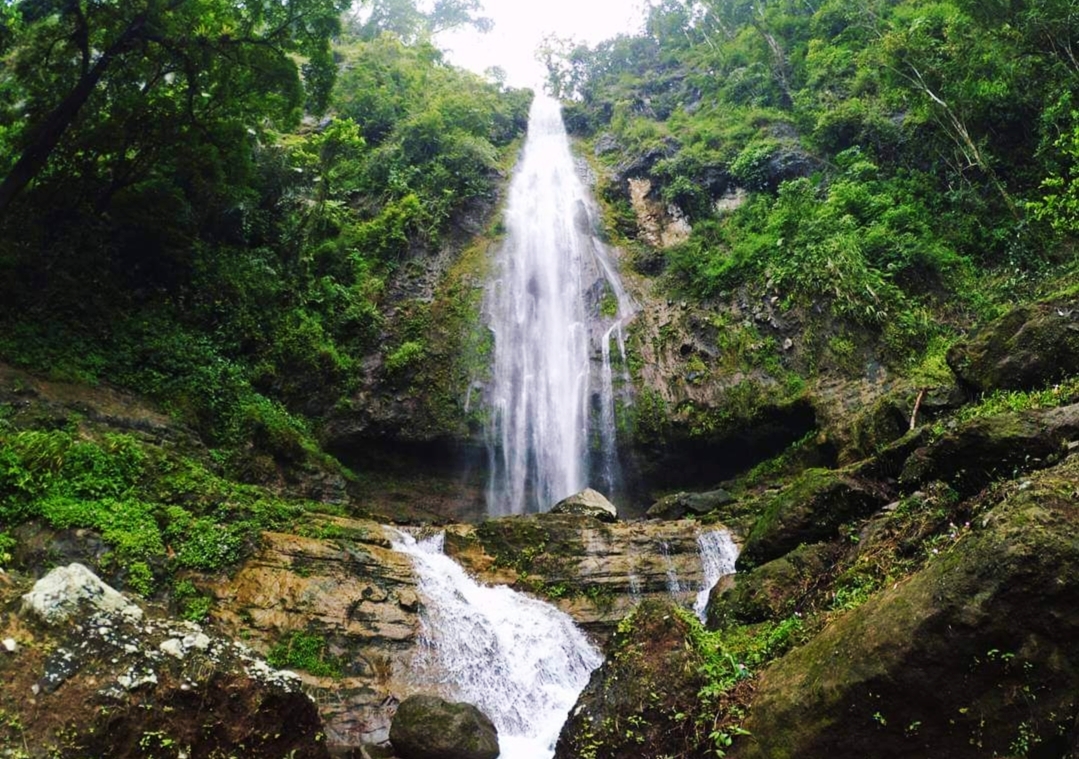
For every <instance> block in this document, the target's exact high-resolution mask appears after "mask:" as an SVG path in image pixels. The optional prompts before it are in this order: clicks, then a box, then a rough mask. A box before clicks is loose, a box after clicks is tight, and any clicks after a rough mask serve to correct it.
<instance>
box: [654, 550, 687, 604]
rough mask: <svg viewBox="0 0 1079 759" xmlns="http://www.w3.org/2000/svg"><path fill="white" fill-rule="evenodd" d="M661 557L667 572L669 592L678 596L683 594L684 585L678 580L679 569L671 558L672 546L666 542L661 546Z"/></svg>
mask: <svg viewBox="0 0 1079 759" xmlns="http://www.w3.org/2000/svg"><path fill="white" fill-rule="evenodd" d="M659 555H660V556H662V557H663V566H664V567H665V568H666V570H667V592H668V593H670V594H671V595H672V596H676V595H678V594H679V593H681V592H682V583H681V581H680V580H679V579H678V568H677V567H675V566H674V560H673V559H672V558H671V546H670V544H668V543H667V542H666V541H663V542H662V543H660V544H659Z"/></svg>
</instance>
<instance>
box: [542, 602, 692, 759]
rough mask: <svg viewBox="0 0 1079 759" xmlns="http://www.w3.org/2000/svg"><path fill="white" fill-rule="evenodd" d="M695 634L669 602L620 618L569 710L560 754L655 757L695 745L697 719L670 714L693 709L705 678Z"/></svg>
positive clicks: (564, 757) (563, 758) (573, 758)
mask: <svg viewBox="0 0 1079 759" xmlns="http://www.w3.org/2000/svg"><path fill="white" fill-rule="evenodd" d="M690 638H691V629H690V624H689V623H688V622H687V621H686V619H685V618H684V617H683V616H681V615H679V613H678V612H677V611H676V609H675V607H674V606H673V605H672V604H671V603H669V602H664V601H645V602H643V603H642V604H641V605H640V606H639V607H638V608H637V609H636V611H634V613H633V614H632V615H631V616H630V617H628V618H627V619H626V620H625V621H624V622H623V623H622V624H621V625H619V626H618V633H617V634H616V635H615V637H614V638H613V639H612V640H611V642H610V643H609V644H608V646H607V648H606V651H605V653H606V654H607V656H606V661H604V663H603V665H602V666H601V667H600V668H599V669H597V670H595V671H594V672H593V673H592V678H591V680H590V681H589V683H588V685H587V686H586V687H585V690H584V692H583V693H582V694H581V696H580V697H579V698H578V699H577V705H576V706H574V708H573V709H572V710H571V711H570V715H569V718H568V720H567V721H566V724H565V725H564V726H563V728H562V732H561V733H560V734H559V736H558V744H557V746H556V748H555V759H580V757H584V756H588V757H592V758H593V759H624V758H625V757H656V756H661V755H664V754H667V750H666V749H667V748H668V747H670V746H682V747H685V746H687V745H693V744H694V743H695V742H696V740H695V737H694V735H695V733H696V727H695V725H694V724H693V720H692V719H682V720H681V721H672V719H671V717H672V716H673V715H675V714H680V713H681V714H683V715H684V714H689V713H692V712H693V711H694V709H695V705H696V703H697V701H698V700H699V697H698V693H699V691H700V689H701V687H702V686H703V685H704V678H703V677H702V675H701V674H700V670H701V665H702V660H701V657H700V655H699V653H698V652H697V650H696V648H695V647H694V646H692V645H690V644H689V642H690ZM684 755H685V754H684ZM689 755H692V756H696V755H697V754H689Z"/></svg>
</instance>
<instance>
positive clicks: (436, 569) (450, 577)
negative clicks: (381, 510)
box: [393, 533, 603, 759]
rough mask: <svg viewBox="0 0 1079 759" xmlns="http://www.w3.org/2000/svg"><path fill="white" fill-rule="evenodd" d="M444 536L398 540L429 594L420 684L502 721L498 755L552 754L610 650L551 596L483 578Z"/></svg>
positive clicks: (528, 757)
mask: <svg viewBox="0 0 1079 759" xmlns="http://www.w3.org/2000/svg"><path fill="white" fill-rule="evenodd" d="M443 537H444V536H443V535H441V534H440V535H438V536H436V537H434V538H428V539H427V540H424V541H419V542H417V541H416V540H415V539H413V538H412V537H411V536H408V535H405V534H403V533H399V539H398V540H396V541H394V542H393V547H394V548H395V549H396V550H398V551H401V552H402V553H405V554H407V555H408V556H409V557H410V558H411V560H412V563H413V566H414V567H415V570H416V575H417V579H418V587H419V592H420V595H421V596H422V597H423V598H424V602H425V603H424V610H423V612H422V614H421V622H422V625H423V631H422V638H421V648H420V656H419V660H418V661H417V666H416V669H415V671H414V678H415V679H416V681H417V682H416V685H419V686H423V687H426V688H431V689H437V690H439V691H440V692H441V694H442V695H443V696H444V697H445V698H450V699H452V700H458V701H465V702H467V703H471V704H474V705H476V706H477V707H479V709H480V710H481V711H483V712H484V713H485V714H486V715H487V716H488V717H490V718H491V721H492V722H494V724H495V727H496V728H498V737H499V745H500V747H501V754H500V757H501V759H548V758H549V757H551V756H553V755H554V744H555V742H556V741H557V740H558V733H559V731H560V730H561V728H562V725H563V723H564V722H565V720H566V716H567V715H568V714H569V710H570V709H571V708H572V707H573V704H574V702H575V701H576V700H577V696H578V695H579V694H580V692H581V691H582V690H583V689H584V687H585V685H587V684H588V678H589V675H590V674H591V673H592V670H594V669H595V668H596V667H598V666H599V665H600V664H601V663H602V661H603V657H602V656H601V654H600V653H599V651H597V650H596V648H595V647H594V646H593V645H592V644H591V643H590V642H589V641H588V639H587V638H586V637H585V636H584V633H582V632H581V631H580V630H579V629H578V628H577V627H576V626H575V625H574V623H573V620H572V619H571V618H570V617H569V616H568V615H566V614H564V613H563V612H561V611H559V610H558V609H556V608H555V607H553V606H551V605H550V604H547V603H544V602H543V601H539V600H536V599H534V598H531V597H529V596H526V595H524V594H522V593H517V592H516V591H513V590H511V589H510V588H507V587H504V586H495V587H488V586H485V585H480V584H478V583H476V582H475V581H474V580H472V579H471V578H470V577H469V576H468V575H467V574H466V573H465V571H464V569H462V568H461V567H460V566H459V565H458V564H457V563H456V562H454V561H453V560H452V559H451V558H449V557H448V556H446V555H445V554H444V553H443V552H442V545H443Z"/></svg>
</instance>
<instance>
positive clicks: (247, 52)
mask: <svg viewBox="0 0 1079 759" xmlns="http://www.w3.org/2000/svg"><path fill="white" fill-rule="evenodd" d="M348 5H349V0H287V2H280V1H279V0H251V1H250V2H244V3H235V2H228V1H227V0H126V1H125V2H120V1H119V0H23V2H21V3H18V4H17V5H15V6H14V9H15V12H16V14H17V15H18V17H19V19H18V20H19V21H20V22H21V24H22V25H23V27H24V28H23V30H22V32H21V33H20V36H19V38H18V39H16V40H15V42H14V50H13V56H14V66H13V68H12V71H11V72H10V73H8V74H6V77H10V78H11V80H12V81H10V82H8V84H9V85H10V86H9V87H6V88H2V89H0V92H3V93H4V94H5V96H6V99H10V101H9V102H5V103H3V108H4V110H6V111H8V112H12V111H14V110H16V108H17V105H16V103H18V102H25V103H26V104H27V105H26V106H25V108H26V111H25V113H23V114H22V116H23V120H24V121H25V123H26V127H25V128H24V129H23V130H22V132H21V133H20V134H18V135H16V136H15V138H14V143H15V144H14V145H13V146H12V147H13V148H14V150H15V151H16V152H17V154H18V159H17V160H16V161H15V162H14V164H13V165H12V166H11V168H10V170H9V171H8V173H7V175H6V176H5V177H4V180H3V182H2V183H0V214H3V213H4V212H5V211H6V210H7V208H8V207H9V206H10V205H11V202H12V200H14V198H15V197H16V196H17V195H18V194H19V193H20V192H21V191H22V190H23V189H24V188H26V186H27V185H28V184H30V183H31V182H32V181H33V180H34V179H35V178H37V177H38V176H39V175H40V174H41V172H42V171H43V170H44V169H45V167H46V166H47V164H48V163H49V161H50V160H51V159H52V158H53V156H54V154H55V153H56V152H57V150H58V149H61V147H62V145H64V144H66V145H67V146H68V147H69V149H70V151H71V152H72V153H73V154H76V153H78V151H79V150H80V149H81V150H87V149H89V150H94V151H95V152H96V153H98V155H99V160H98V163H100V162H101V159H104V161H105V162H106V163H110V165H111V167H112V168H115V162H117V161H119V162H121V163H127V164H128V168H130V165H131V163H132V160H131V158H132V156H136V157H137V156H138V154H139V151H140V150H141V149H142V148H144V147H145V144H144V141H143V140H140V139H139V138H138V137H137V135H135V134H134V132H135V131H137V130H131V129H130V127H132V126H133V125H135V124H136V123H137V122H143V123H144V124H146V123H148V122H149V121H150V120H151V119H153V118H161V117H167V118H170V119H175V120H177V122H176V125H177V126H178V125H181V124H182V125H183V126H184V127H185V128H186V129H187V130H189V134H191V135H196V136H200V137H202V138H205V139H209V140H211V141H212V140H213V135H214V133H215V131H217V128H218V127H219V126H221V125H222V124H225V123H228V124H231V125H237V124H242V125H243V126H244V127H245V128H250V129H258V128H259V127H260V125H261V122H262V121H263V120H264V119H271V120H274V121H277V122H280V123H283V124H287V123H289V122H290V121H294V120H295V119H296V117H297V115H298V113H299V109H300V108H301V106H302V105H303V103H304V89H303V86H302V84H301V81H300V76H299V70H298V67H297V64H296V62H295V60H294V59H293V56H304V57H307V58H308V59H309V61H310V64H309V65H310V66H311V69H310V71H311V76H310V79H311V81H312V82H314V83H316V84H317V86H318V88H321V89H324V90H327V91H328V87H329V86H330V85H332V76H327V69H328V67H329V66H332V59H331V58H330V56H329V55H328V46H329V41H330V38H331V37H332V36H333V35H334V34H335V33H336V32H337V31H338V28H339V21H338V19H339V17H340V14H341V12H342V11H343V10H344V9H345V7H347V6H348ZM16 98H17V100H16ZM311 102H314V103H316V104H317V103H325V93H318V92H316V93H314V94H313V96H312V98H311ZM106 124H108V125H111V126H112V127H114V128H119V129H121V130H122V131H124V134H125V135H126V136H127V137H130V140H126V141H125V140H122V141H121V144H120V145H119V146H116V145H115V141H113V142H114V144H113V145H111V146H110V145H107V144H106V145H104V146H99V145H87V144H86V143H85V142H84V139H85V138H87V137H91V136H93V137H95V138H96V137H106V136H107V133H108V130H106V129H102V127H103V126H104V125H106ZM151 131H153V130H151ZM102 147H104V148H105V149H104V150H101V149H100V148H102ZM116 147H120V148H122V150H121V151H120V152H116V150H115V149H114V148H116ZM110 148H113V149H110ZM122 173H123V172H121V174H122ZM121 174H117V173H116V172H113V174H112V179H113V180H117V179H122V177H121ZM113 189H114V190H115V188H113Z"/></svg>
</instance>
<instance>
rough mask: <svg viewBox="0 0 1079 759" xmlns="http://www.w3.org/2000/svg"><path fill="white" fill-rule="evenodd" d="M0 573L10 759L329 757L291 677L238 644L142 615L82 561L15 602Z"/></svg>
mask: <svg viewBox="0 0 1079 759" xmlns="http://www.w3.org/2000/svg"><path fill="white" fill-rule="evenodd" d="M7 577H8V576H7V575H0V578H4V579H0V629H3V630H5V631H6V634H7V635H8V636H9V637H8V638H6V640H9V641H11V645H10V646H9V645H6V644H5V645H4V647H3V650H2V651H0V682H2V683H4V686H3V688H0V714H5V715H7V716H6V718H5V719H4V720H0V754H2V753H3V747H15V746H18V747H19V751H18V752H17V753H18V755H19V756H65V757H84V756H109V757H117V758H122V757H136V756H138V757H142V756H151V755H153V756H184V755H186V756H192V757H210V756H243V757H250V758H251V759H278V758H279V757H282V756H291V757H296V759H301V758H304V759H325V757H327V756H328V755H329V754H328V752H327V750H326V740H325V736H324V735H323V733H322V721H321V719H320V718H319V714H318V710H317V708H316V706H315V704H314V702H313V701H312V700H311V699H310V698H309V697H308V696H307V695H306V694H305V693H304V692H303V691H302V690H301V688H300V682H299V680H298V679H297V678H296V676H295V675H293V674H292V673H288V672H280V671H277V670H274V669H272V668H271V667H269V666H268V665H267V664H266V662H265V661H263V660H262V659H260V658H258V657H257V656H256V655H255V654H254V653H253V652H252V651H251V650H250V649H248V648H247V646H245V645H243V644H240V643H236V642H233V641H231V640H227V639H225V638H221V637H219V636H217V635H213V634H212V633H210V632H208V631H205V630H203V629H202V627H201V626H199V625H197V624H195V623H193V622H188V621H178V620H174V619H168V618H160V617H158V616H156V615H154V614H147V613H146V612H145V611H144V610H143V609H142V608H140V607H139V606H137V605H136V604H134V603H133V602H131V601H129V600H128V599H126V598H125V597H124V596H123V595H121V594H120V593H119V592H117V591H116V590H114V589H113V588H110V587H109V586H108V585H106V584H104V583H103V582H102V581H101V580H100V579H99V578H98V577H97V576H96V575H94V574H93V573H92V572H91V571H90V570H89V569H87V568H86V567H84V566H81V565H71V566H68V567H63V568H58V569H55V570H53V571H52V572H51V573H50V574H49V575H47V576H46V577H45V578H43V579H42V580H40V581H38V583H37V585H35V586H34V588H33V590H30V592H27V593H25V594H23V595H22V598H23V600H22V603H21V604H20V603H19V602H18V600H17V599H18V597H19V594H21V593H22V592H23V591H24V590H26V589H27V588H26V587H25V586H24V584H23V583H22V582H21V581H19V580H11V579H6V578H7ZM27 584H28V583H27ZM19 608H21V609H22V610H23V611H22V613H17V612H16V609H19ZM42 623H44V624H42Z"/></svg>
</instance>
